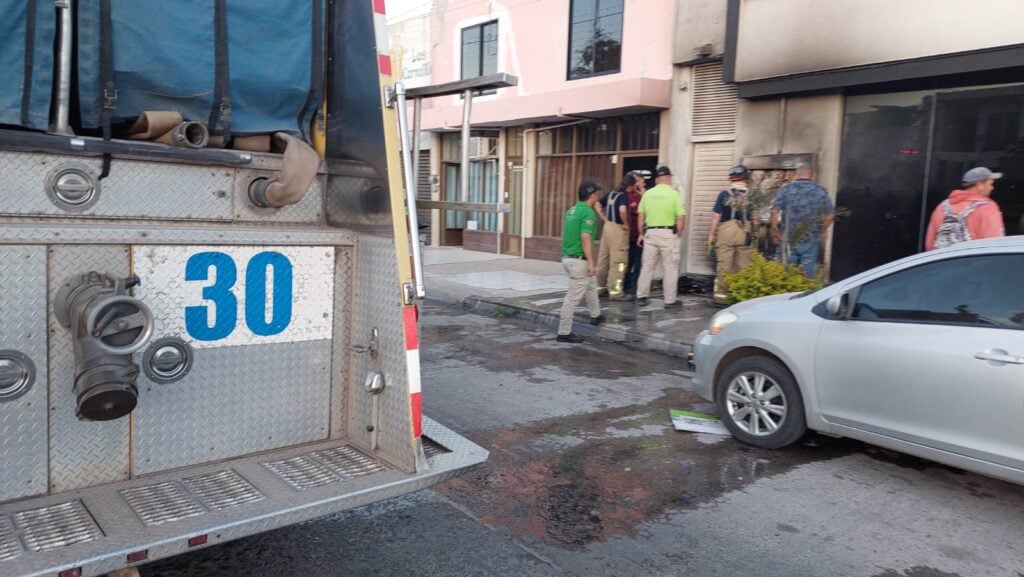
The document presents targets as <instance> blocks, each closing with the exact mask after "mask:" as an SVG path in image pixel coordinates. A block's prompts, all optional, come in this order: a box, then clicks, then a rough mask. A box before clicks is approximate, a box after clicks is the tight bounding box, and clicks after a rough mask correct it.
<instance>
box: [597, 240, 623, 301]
mask: <svg viewBox="0 0 1024 577" xmlns="http://www.w3.org/2000/svg"><path fill="white" fill-rule="evenodd" d="M598 254H599V255H600V256H599V257H598V259H597V288H598V289H599V290H600V289H602V288H605V287H607V288H608V296H613V297H617V296H621V295H622V294H623V290H622V289H623V287H622V283H623V280H624V279H625V276H626V266H627V265H628V264H629V231H627V230H626V229H625V228H623V226H622V225H621V224H616V223H614V222H606V223H604V232H603V235H602V236H601V250H600V252H599V253H598Z"/></svg>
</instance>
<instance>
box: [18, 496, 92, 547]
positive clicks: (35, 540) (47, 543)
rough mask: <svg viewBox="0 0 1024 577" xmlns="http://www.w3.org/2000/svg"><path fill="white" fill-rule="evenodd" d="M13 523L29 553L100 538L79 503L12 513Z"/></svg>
mask: <svg viewBox="0 0 1024 577" xmlns="http://www.w3.org/2000/svg"><path fill="white" fill-rule="evenodd" d="M14 524H15V526H16V527H17V528H18V531H19V532H21V536H22V539H24V541H25V546H26V547H27V548H28V549H29V550H30V551H46V550H49V549H56V548H58V547H66V546H68V545H74V544H76V543H85V542H86V541H93V540H95V539H98V538H100V537H102V536H103V533H102V532H101V531H100V528H99V527H97V526H96V522H95V521H93V520H92V516H91V515H90V514H89V512H88V511H86V510H85V505H83V504H82V502H81V501H69V502H67V503H60V504H59V505H52V506H50V507H43V508H42V509H32V510H31V511H22V512H21V513H15V514H14Z"/></svg>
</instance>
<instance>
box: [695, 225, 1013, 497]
mask: <svg viewBox="0 0 1024 577" xmlns="http://www.w3.org/2000/svg"><path fill="white" fill-rule="evenodd" d="M693 353H694V363H695V369H696V376H695V378H694V380H693V382H694V385H695V386H696V391H697V393H698V394H700V395H701V396H703V397H704V398H706V399H708V400H711V401H714V402H715V404H716V406H717V407H718V411H719V414H720V415H721V417H722V420H723V421H724V423H725V425H726V426H727V427H728V428H729V430H730V431H731V432H732V433H733V435H735V436H736V437H737V438H738V439H740V440H741V441H744V442H747V443H750V444H752V445H757V446H759V447H766V448H772V449H775V448H780V447H784V446H786V445H789V444H791V443H793V442H795V441H797V440H798V439H799V438H800V437H801V436H802V435H803V434H804V433H805V432H806V430H807V429H808V428H810V429H814V430H816V431H819V432H822V433H825V434H829V435H838V436H843V437H851V438H855V439H860V440H862V441H865V442H868V443H872V444H875V445H879V446H882V447H887V448H890V449H895V450H898V451H903V452H905V453H910V454H913V455H917V456H920V457H925V458H928V459H932V460H935V461H939V462H942V463H946V464H949V465H953V466H956V467H961V468H964V469H969V470H972V471H976V472H979V473H983V474H986V475H991V476H993V477H999V478H1002V479H1006V480H1010V481H1014V482H1018V483H1024V236H1016V237H1006V238H1000V239H988V240H980V241H973V242H966V243H962V244H958V245H954V246H952V247H949V248H946V249H942V250H936V251H931V252H927V253H922V254H917V255H914V256H910V257H907V258H905V259H902V260H899V261H896V262H892V263H889V264H886V265H882V266H880V267H877V268H875V269H872V270H869V271H867V272H864V273H861V274H859V275H857V276H854V277H852V278H849V279H846V280H844V281H840V282H837V283H835V284H833V285H830V286H828V287H826V288H824V289H820V290H818V291H814V292H811V293H801V294H788V295H776V296H771V297H765V298H761V299H756V300H752V301H747V302H743V303H740V304H737V305H734V306H732V307H729V308H727V309H724V310H722V311H720V312H719V313H718V314H717V315H715V316H714V317H713V318H712V319H711V322H710V323H709V326H708V328H707V329H706V330H705V331H704V332H702V333H701V334H700V335H699V336H698V337H697V342H696V343H695V345H694V350H693Z"/></svg>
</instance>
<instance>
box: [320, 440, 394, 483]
mask: <svg viewBox="0 0 1024 577" xmlns="http://www.w3.org/2000/svg"><path fill="white" fill-rule="evenodd" d="M313 457H315V458H316V459H318V460H319V461H320V462H322V463H323V464H324V465H327V468H328V469H330V470H331V471H334V473H335V474H337V475H338V476H339V477H341V478H342V479H354V478H356V477H361V476H363V475H370V474H372V473H377V472H379V471H383V470H384V466H383V465H381V464H380V463H378V462H377V461H375V460H373V459H372V458H370V457H369V456H367V455H366V454H365V453H363V452H361V451H358V450H356V449H354V448H352V447H348V446H346V447H337V448H334V449H327V450H326V451H316V452H315V453H313Z"/></svg>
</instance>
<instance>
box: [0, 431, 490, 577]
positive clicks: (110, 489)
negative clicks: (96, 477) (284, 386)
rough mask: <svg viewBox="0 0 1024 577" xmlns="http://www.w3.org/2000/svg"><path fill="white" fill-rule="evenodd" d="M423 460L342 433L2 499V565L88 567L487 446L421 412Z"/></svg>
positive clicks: (198, 538)
mask: <svg viewBox="0 0 1024 577" xmlns="http://www.w3.org/2000/svg"><path fill="white" fill-rule="evenodd" d="M423 437H424V440H423V442H424V445H425V449H426V450H425V453H426V455H427V464H428V468H427V469H426V470H425V471H424V472H420V473H415V474H409V473H405V472H402V471H399V470H397V469H395V468H393V467H391V466H389V465H388V464H387V463H384V462H382V461H379V460H377V459H374V458H373V457H372V456H370V455H368V454H366V453H364V452H362V451H360V450H359V449H356V448H354V447H352V446H350V445H349V444H347V443H346V442H344V441H329V442H323V443H317V444H313V445H305V446H302V447H293V448H289V449H282V450H278V451H272V452H268V453H262V454H259V455H256V456H250V457H246V458H242V459H235V460H230V461H223V462H219V463H215V464H210V465H203V466H199V467H190V468H187V469H179V470H177V471H173V472H170V473H163V474H158V475H152V476H148V477H143V478H139V479H133V480H131V481H126V482H123V483H115V484H110V485H104V486H100V487H93V488H89V489H84V490H80V491H70V492H67V493H62V494H59V495H52V496H48V497H39V498H34V499H27V500H23V501H17V502H14V503H8V504H6V505H4V506H2V507H0V575H3V576H5V577H29V576H43V575H45V576H51V577H55V576H58V575H60V576H63V577H72V576H89V575H103V574H106V573H109V572H111V571H115V570H117V569H121V568H124V567H129V566H134V565H141V564H144V563H146V562H149V561H153V560H156V559H161V558H165V557H171V556H174V555H177V554H180V553H184V552H185V551H189V550H192V549H196V548H200V547H207V546H210V545H214V544H217V543H223V542H225V541H230V540H233V539H238V538H240V537H245V536H248V535H253V534H256V533H260V532H263V531H268V530H271V529H276V528H278V527H284V526H288V525H292V524H295V523H299V522H302V521H308V520H311V519H315V518H318V517H322V516H324V515H328V514H331V513H336V512H338V511H343V510H346V509H352V508H355V507H359V506H362V505H366V504H369V503H373V502H377V501H382V500H385V499H389V498H391V497H396V496H399V495H403V494H406V493H411V492H413V491H418V490H420V489H424V488H426V487H429V486H431V485H434V484H437V483H440V482H443V481H445V480H447V479H450V478H452V477H455V476H457V475H458V474H460V473H461V472H463V471H465V470H466V469H468V468H470V467H472V466H474V465H477V464H479V463H482V462H484V461H485V460H486V459H487V451H485V450H483V449H482V448H480V447H479V446H477V445H475V444H473V443H472V442H470V441H468V440H466V439H465V438H463V437H461V436H460V435H458V434H456V433H454V432H453V431H451V430H449V429H447V428H445V427H443V426H441V425H439V424H438V423H436V422H434V421H432V420H431V419H428V418H426V417H424V418H423Z"/></svg>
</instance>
